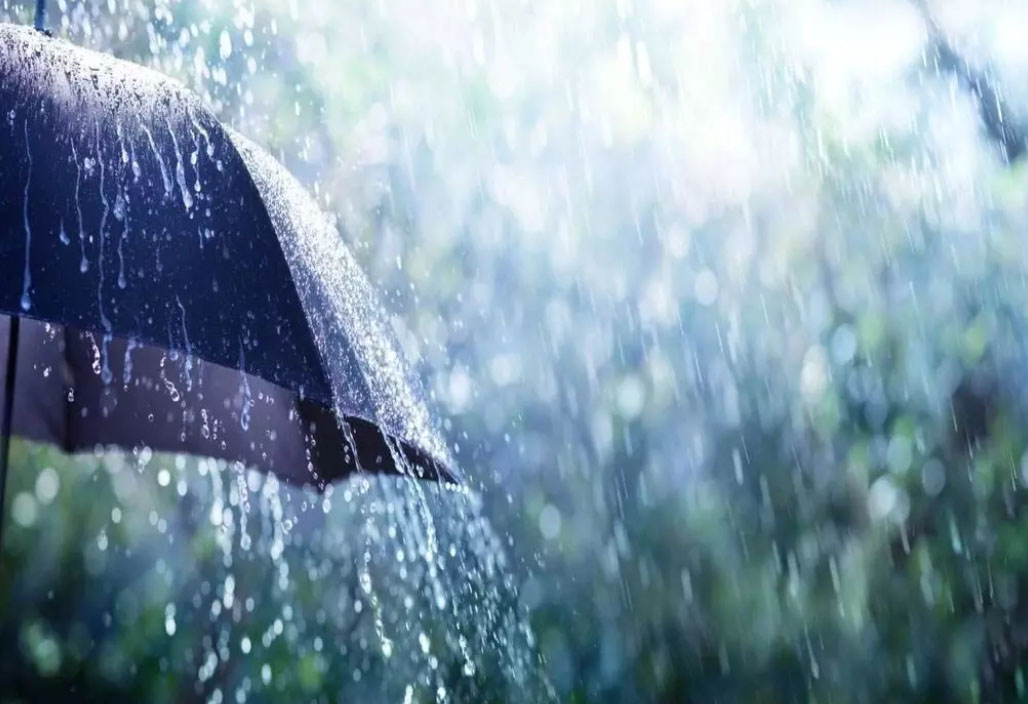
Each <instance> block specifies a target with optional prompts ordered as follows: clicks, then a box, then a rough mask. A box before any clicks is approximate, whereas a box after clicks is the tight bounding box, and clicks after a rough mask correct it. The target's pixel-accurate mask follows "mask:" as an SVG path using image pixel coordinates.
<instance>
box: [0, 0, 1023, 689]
mask: <svg viewBox="0 0 1028 704" xmlns="http://www.w3.org/2000/svg"><path fill="white" fill-rule="evenodd" d="M31 10H32V8H31V7H30V3H27V2H15V1H13V0H0V19H2V20H4V21H10V22H19V23H26V24H27V23H29V22H30V21H31ZM50 10H51V16H50V22H51V26H52V28H53V30H54V34H55V35H57V36H59V37H62V38H64V39H67V40H69V41H72V42H74V43H76V44H79V45H82V46H86V47H90V48H93V49H96V50H100V51H104V52H108V53H112V54H114V55H116V56H118V57H121V58H125V59H128V60H132V61H136V62H139V63H142V64H145V65H147V66H150V67H153V68H155V69H157V70H159V71H161V72H164V73H166V74H168V75H171V76H173V77H175V78H177V79H179V80H181V81H182V82H183V83H185V84H186V85H187V86H189V87H190V88H191V89H193V90H195V91H196V92H198V93H199V94H200V95H201V96H202V97H203V99H204V101H205V102H206V103H207V105H209V106H210V107H211V108H212V109H213V111H214V112H215V113H216V114H217V116H218V117H219V118H221V119H222V120H224V121H226V122H227V123H229V124H230V125H232V126H234V127H235V128H236V129H238V130H239V131H241V132H243V133H244V134H246V135H247V136H249V137H251V138H252V139H254V140H255V141H257V142H259V143H260V144H262V145H263V146H265V147H266V148H267V149H268V150H269V151H270V152H271V153H273V154H275V155H276V156H277V157H278V158H280V159H281V160H282V161H283V163H284V164H285V165H286V166H287V167H288V168H289V169H290V170H291V171H292V172H293V173H294V174H295V175H297V177H298V178H299V179H300V180H301V181H302V182H303V183H304V184H305V185H306V186H307V187H308V189H309V190H310V191H311V192H312V193H313V194H314V195H316V197H317V198H318V200H319V202H320V203H321V204H322V206H323V207H324V209H325V210H326V212H328V213H331V214H332V215H333V216H334V217H335V218H336V219H337V223H338V225H339V226H340V230H341V232H342V233H343V235H344V238H345V239H346V241H347V242H348V243H349V245H350V246H351V248H352V249H353V251H354V253H355V254H356V256H357V258H358V259H359V260H360V262H361V263H362V265H363V266H364V268H365V271H367V272H368V274H369V275H370V277H371V279H372V281H373V283H374V285H375V286H376V287H377V289H378V291H379V292H380V294H381V295H382V297H383V299H384V301H385V303H386V306H387V307H388V308H389V310H390V311H391V313H392V316H393V317H392V321H391V322H392V324H393V327H394V328H395V330H396V332H397V334H398V336H399V338H400V340H401V342H402V345H403V347H404V349H405V351H406V353H407V355H408V357H409V359H411V360H412V361H413V362H415V363H416V365H417V368H418V370H419V372H420V373H421V375H422V376H423V378H424V379H425V380H426V384H427V387H428V388H429V389H430V392H431V396H432V400H433V404H434V406H435V408H436V409H437V410H438V412H439V414H440V419H441V420H440V422H441V424H442V426H443V427H444V428H445V435H446V437H447V439H448V440H449V441H450V442H451V443H452V444H453V448H454V450H455V453H456V455H457V456H458V457H459V460H460V463H461V466H462V468H463V469H464V472H465V474H466V475H467V476H468V477H470V478H471V479H470V483H471V489H472V490H471V491H470V493H468V494H467V495H462V498H461V499H460V500H459V501H455V500H454V499H453V498H452V497H449V496H447V495H446V494H447V492H445V491H442V490H433V489H426V490H425V491H424V492H423V494H419V496H418V500H417V501H416V502H413V503H412V502H411V501H397V500H396V498H395V492H397V491H399V492H403V491H407V492H410V491H414V489H412V488H410V487H407V488H399V489H397V488H396V487H394V486H392V485H391V484H390V483H389V482H386V481H373V482H369V481H365V480H361V481H357V482H354V484H353V485H352V486H345V485H344V486H340V487H336V488H335V489H334V491H330V492H329V493H328V494H326V495H324V496H319V495H316V494H314V493H305V492H302V491H296V490H290V489H286V488H284V487H278V486H277V485H276V482H274V480H273V479H270V480H267V481H265V480H264V479H263V478H262V477H258V476H257V475H254V474H251V473H248V472H246V471H245V470H242V469H239V468H236V469H233V468H231V467H225V466H224V465H223V464H219V463H217V462H214V461H207V460H202V459H196V458H184V457H171V456H161V455H152V453H149V452H148V451H146V450H143V451H141V452H136V453H133V454H127V455H124V454H117V453H111V452H99V451H98V452H97V453H95V454H94V455H90V456H83V457H78V458H74V459H71V458H66V457H62V456H60V455H58V454H57V453H56V452H55V451H54V450H52V449H49V448H45V447H42V446H36V445H32V444H30V443H25V442H16V444H15V445H14V454H13V456H12V461H13V465H12V471H11V476H10V479H9V482H10V484H9V487H8V505H7V510H6V518H5V520H6V521H7V524H6V528H5V533H4V545H3V550H4V552H3V561H2V563H0V609H2V611H0V700H4V701H50V700H53V701H65V700H72V699H83V700H100V699H103V698H107V699H116V700H120V699H128V700H136V701H152V702H162V701H169V702H170V701H194V700H195V701H209V702H214V703H215V704H218V703H220V702H233V701H234V702H240V703H241V702H245V701H248V700H249V701H318V702H335V701H353V700H357V701H362V700H372V701H379V700H388V701H406V702H411V701H541V700H545V699H551V700H557V701H567V702H592V701H631V702H636V701H705V702H708V701H716V702H769V701H811V702H814V701H818V702H829V701H830V702H850V701H852V702H877V701H926V702H927V701H932V702H937V701H960V702H964V701H967V702H979V701H1014V700H1019V699H1022V698H1025V697H1028V693H1026V691H1025V687H1026V682H1025V671H1024V666H1025V663H1026V662H1028V435H1026V433H1025V432H1024V428H1025V427H1026V425H1025V424H1026V421H1028V377H1026V372H1025V370H1026V369H1028V367H1026V364H1028V247H1026V246H1025V234H1026V232H1028V172H1026V169H1025V166H1024V164H1023V163H1022V162H1021V161H1020V160H1019V159H1018V158H1017V157H1018V156H1019V153H1020V152H1018V150H1017V149H1016V148H1014V149H1013V150H1011V149H1010V148H1009V144H1007V147H1008V148H1004V143H1003V140H1002V139H998V138H997V135H996V132H995V129H990V126H989V124H988V119H987V118H986V117H985V115H986V114H987V113H988V114H992V115H993V116H994V117H995V113H996V112H997V111H998V112H999V113H1000V122H1001V123H1002V124H1003V125H1006V126H1007V127H1008V130H1009V134H1014V133H1016V132H1017V130H1018V129H1019V128H1018V126H1019V125H1024V129H1025V130H1028V81H1026V80H1025V76H1026V75H1028V39H1026V37H1028V6H1025V5H1024V4H1023V3H1019V2H1015V1H1014V0H982V1H981V2H976V3H970V2H964V1H961V0H925V2H924V3H921V2H912V1H911V0H717V1H715V0H602V1H597V0H558V1H554V2H547V3H529V2H525V1H524V0H459V1H454V0H439V1H438V2H432V3H426V2H419V1H417V0H375V1H374V2H357V1H356V0H354V1H336V2H329V1H328V0H321V1H319V2H300V1H299V0H292V1H289V0H285V1H279V0H255V1H253V2H250V1H246V2H241V1H230V0H217V1H215V0H196V1H187V0H183V1H182V2H165V1H161V0H158V1H156V2H151V1H145V0H60V1H59V2H51V3H50ZM940 41H941V42H943V43H944V44H945V46H946V47H947V48H948V49H949V50H950V52H951V53H953V52H955V53H956V54H957V55H958V56H959V61H956V62H947V61H946V56H948V55H947V54H946V53H945V51H943V50H940V46H942V45H941V44H940ZM969 76H971V78H969ZM977 79H980V80H978V82H976V80H977ZM983 81H984V83H983ZM985 84H987V85H988V86H989V90H988V91H983V89H982V85H985ZM976 86H977V88H976ZM994 126H995V125H993V127H994ZM1025 133H1026V134H1028V131H1026V132H1025ZM1004 134H1008V133H1004ZM1015 141H1016V140H1015ZM1020 144H1021V145H1022V146H1021V151H1023V144H1024V142H1023V140H1022V141H1021V142H1020ZM455 503H456V504H459V505H455ZM412 505H416V506H417V507H418V511H424V512H429V513H431V515H432V516H433V517H434V518H432V519H431V520H428V519H424V517H423V516H422V517H421V518H417V520H416V521H415V522H418V521H422V522H423V523H424V524H426V525H431V526H432V531H438V536H439V540H440V541H441V544H442V546H443V550H444V551H446V550H449V551H450V552H449V554H450V555H451V556H456V557H453V560H454V562H451V563H449V564H450V569H447V570H440V573H439V574H438V575H437V574H436V573H435V570H434V568H428V569H427V571H426V568H425V567H424V564H423V563H420V562H418V563H415V562H414V561H413V560H411V559H410V553H409V549H408V548H407V547H405V546H406V543H405V538H404V536H403V535H402V534H403V533H404V531H402V530H401V531H399V532H397V530H395V527H396V525H397V524H399V523H402V524H404V525H409V524H410V520H414V519H410V520H408V518H405V517H403V516H398V514H399V513H402V512H404V511H406V510H408V509H409V508H410V507H411V506H412ZM469 506H470V508H469ZM397 507H399V508H397ZM405 521H406V523H405ZM419 525H421V524H420V523H419ZM433 535H434V533H433ZM432 539H433V540H434V539H435V538H432ZM405 550H407V552H406V553H405ZM460 551H463V552H462V553H461V555H465V554H466V556H459V555H458V553H459V552H460ZM422 573H424V574H422ZM426 575H427V576H426ZM426 579H427V580H428V582H426V581H425V580H426ZM426 584H428V586H426ZM1022 593H1024V594H1025V598H1026V601H1025V602H1023V603H1022V601H1021V595H1022Z"/></svg>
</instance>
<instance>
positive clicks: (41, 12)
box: [33, 0, 53, 37]
mask: <svg viewBox="0 0 1028 704" xmlns="http://www.w3.org/2000/svg"><path fill="white" fill-rule="evenodd" d="M33 26H35V28H36V31H38V32H42V33H43V34H45V35H46V36H48V37H51V36H53V34H52V33H51V32H50V30H49V29H47V28H46V0H36V19H35V22H34V23H33Z"/></svg>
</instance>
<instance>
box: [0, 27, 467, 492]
mask: <svg viewBox="0 0 1028 704" xmlns="http://www.w3.org/2000/svg"><path fill="white" fill-rule="evenodd" d="M37 20H38V16H37ZM0 314H5V315H6V316H8V317H7V318H0V341H2V340H3V338H6V339H7V343H8V344H7V345H6V346H5V345H3V344H2V342H0V350H2V349H3V348H5V347H6V349H7V353H6V354H3V355H2V356H0V369H5V370H6V376H5V379H6V382H5V386H4V391H5V393H4V397H3V407H2V409H3V415H2V425H0V443H2V448H0V506H2V486H3V473H4V472H5V471H6V465H7V453H8V446H7V444H8V438H9V436H10V434H11V433H12V432H13V433H15V434H19V435H22V436H25V437H28V438H32V439H36V440H41V441H44V442H49V443H53V444H56V445H58V446H60V447H61V448H63V449H64V450H66V451H69V452H74V451H81V450H92V449H94V448H97V447H105V446H109V445H114V446H122V447H139V446H147V447H151V448H154V449H157V450H164V451H171V452H185V453H190V454H198V455H204V456H212V457H217V458H223V459H226V460H229V461H238V462H242V463H244V464H246V465H251V466H255V467H257V468H259V469H261V470H264V471H270V472H273V473H274V474H276V475H277V476H279V477H281V478H283V479H284V480H286V481H288V482H291V483H294V484H313V485H315V486H317V487H318V488H321V489H323V488H324V487H325V486H326V485H327V483H328V482H331V481H333V480H335V479H339V478H343V477H347V476H349V475H351V474H352V473H354V472H358V471H372V472H388V473H396V474H403V475H410V476H415V477H419V478H426V479H437V480H443V481H447V482H455V481H457V475H456V470H455V468H454V462H453V460H452V457H451V455H450V454H449V452H448V449H447V447H446V445H445V443H444V442H443V441H442V439H441V437H440V435H439V433H438V432H437V430H436V429H435V427H434V424H433V422H432V416H431V414H430V412H429V409H428V407H427V405H426V403H425V401H424V398H423V393H422V392H421V390H420V388H419V385H418V382H417V379H416V378H415V377H414V375H413V374H412V372H411V370H410V368H409V367H408V366H407V365H406V364H405V362H404V360H403V356H402V354H401V351H400V348H399V346H398V344H397V343H396V341H395V338H394V335H393V333H392V330H391V328H390V326H389V324H388V323H387V321H386V320H385V318H384V317H383V315H382V314H381V312H380V310H379V304H378V302H377V300H376V297H375V295H374V292H373V291H372V289H371V286H370V285H369V282H368V281H367V279H366V277H365V276H364V275H363V273H362V272H361V270H360V269H359V267H358V265H357V263H356V262H355V260H354V258H353V256H352V255H351V253H350V252H349V250H348V249H347V247H346V246H345V244H344V243H343V241H342V239H341V238H340V236H339V234H338V232H337V231H336V229H335V227H334V225H333V224H332V223H331V222H330V221H329V220H328V219H327V218H326V217H325V216H324V214H323V213H322V212H321V211H320V209H319V208H318V206H317V205H316V203H315V202H314V201H313V199H312V198H311V197H310V196H309V195H308V194H307V193H306V192H305V191H304V189H303V188H302V187H301V186H300V185H299V183H298V182H297V181H296V180H295V179H293V178H292V177H291V176H290V175H289V174H288V173H287V172H286V171H285V169H284V168H283V167H282V166H281V165H279V164H278V162H276V161H275V160H274V159H273V158H272V157H270V156H269V155H268V154H266V153H265V152H264V151H262V150H261V149H260V148H259V147H257V146H256V145H254V144H253V143H252V142H250V141H249V140H247V139H246V138H244V137H242V136H241V135H239V134H237V133H236V132H234V131H232V130H231V129H229V128H228V127H226V126H224V125H222V124H221V123H220V122H219V121H218V120H217V119H215V118H214V116H213V115H212V114H211V113H210V112H209V111H208V110H207V109H206V108H205V107H204V106H203V105H202V104H201V102H200V101H199V99H198V98H197V97H196V96H195V95H194V94H192V93H191V92H189V91H188V90H186V89H185V88H183V87H182V86H181V85H179V84H178V83H176V82H174V81H172V80H170V79H168V78H166V77H164V76H162V75H160V74H158V73H155V72H153V71H150V70H148V69H145V68H142V67H140V66H138V65H135V64H131V63H128V62H124V61H120V60H116V59H114V58H112V57H109V56H106V55H103V54H99V53H96V52H92V51H88V50H85V49H82V48H79V47H76V46H73V45H71V44H69V43H66V42H64V41H61V40H58V39H54V38H51V37H50V36H48V35H47V34H46V33H43V32H40V31H36V30H34V29H32V28H28V27H20V26H13V25H0Z"/></svg>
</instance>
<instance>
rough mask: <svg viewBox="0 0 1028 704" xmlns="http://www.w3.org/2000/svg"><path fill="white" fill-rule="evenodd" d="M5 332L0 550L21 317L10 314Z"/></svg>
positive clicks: (0, 549) (0, 480)
mask: <svg viewBox="0 0 1028 704" xmlns="http://www.w3.org/2000/svg"><path fill="white" fill-rule="evenodd" d="M10 320H11V326H10V328H9V331H8V333H7V371H6V374H5V375H4V409H3V410H4V415H3V427H0V552H2V551H3V545H4V539H3V535H4V494H5V493H6V492H5V489H6V487H7V460H8V458H9V457H10V454H11V417H12V416H13V415H14V377H15V375H16V374H17V371H18V333H19V331H20V328H21V318H19V317H17V316H14V315H12V316H11V318H10Z"/></svg>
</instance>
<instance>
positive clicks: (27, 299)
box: [21, 120, 32, 311]
mask: <svg viewBox="0 0 1028 704" xmlns="http://www.w3.org/2000/svg"><path fill="white" fill-rule="evenodd" d="M25 157H26V158H27V159H28V162H29V170H28V174H27V175H26V176H25V203H24V205H23V206H22V219H23V221H24V223H25V276H24V278H23V280H22V289H21V309H22V310H24V311H28V310H29V309H30V308H31V307H32V298H31V296H30V295H29V288H30V287H31V286H32V270H31V269H30V268H29V260H30V255H31V251H32V227H31V226H30V225H29V187H30V186H31V185H32V150H31V149H30V148H29V122H28V120H25Z"/></svg>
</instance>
